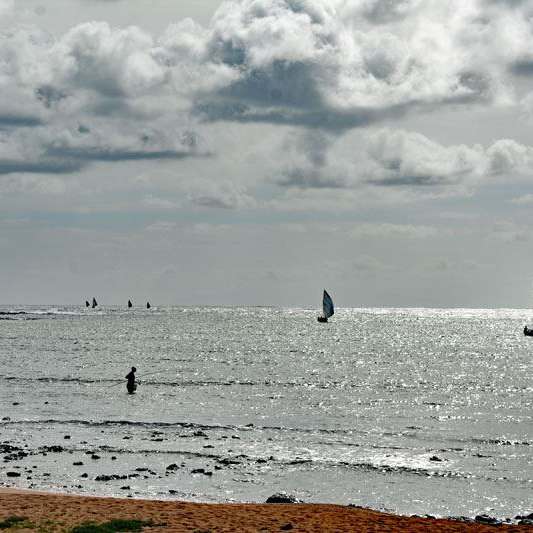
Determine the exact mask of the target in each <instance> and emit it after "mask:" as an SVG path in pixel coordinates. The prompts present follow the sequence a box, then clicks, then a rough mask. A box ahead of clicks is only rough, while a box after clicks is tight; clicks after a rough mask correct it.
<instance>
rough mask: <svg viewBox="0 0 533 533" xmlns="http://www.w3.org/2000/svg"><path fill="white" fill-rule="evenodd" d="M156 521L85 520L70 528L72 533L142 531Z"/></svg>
mask: <svg viewBox="0 0 533 533" xmlns="http://www.w3.org/2000/svg"><path fill="white" fill-rule="evenodd" d="M152 526H154V523H153V522H151V521H149V522H146V521H144V520H110V521H109V522H104V523H103V524H97V523H95V522H85V523H83V524H80V525H79V526H76V527H74V528H72V529H71V530H70V533H114V532H115V531H117V532H118V531H142V529H143V527H152Z"/></svg>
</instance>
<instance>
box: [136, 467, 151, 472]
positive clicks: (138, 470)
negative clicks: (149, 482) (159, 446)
mask: <svg viewBox="0 0 533 533" xmlns="http://www.w3.org/2000/svg"><path fill="white" fill-rule="evenodd" d="M135 472H148V468H136V469H135Z"/></svg>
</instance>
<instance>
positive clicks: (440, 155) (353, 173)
mask: <svg viewBox="0 0 533 533" xmlns="http://www.w3.org/2000/svg"><path fill="white" fill-rule="evenodd" d="M278 153H279V154H280V157H277V158H276V160H277V161H280V166H279V168H278V175H277V177H276V178H275V179H274V181H275V182H276V183H277V184H278V185H279V186H281V187H286V188H296V189H302V190H305V189H361V188H363V187H365V186H377V187H382V188H389V189H397V190H408V191H411V192H416V193H417V194H430V195H435V194H439V195H450V194H451V195H455V194H465V193H468V192H469V191H471V190H472V188H473V187H475V186H477V185H478V184H479V183H480V182H481V181H482V180H483V179H486V178H488V177H490V176H499V175H506V174H509V173H520V172H522V173H523V172H528V171H530V170H531V169H533V147H530V146H525V145H522V144H519V143H517V142H516V141H513V140H510V139H501V140H498V141H496V142H494V143H493V144H491V145H490V146H489V147H487V148H484V147H483V146H481V145H472V146H469V145H465V144H459V145H450V146H444V145H442V144H439V143H437V142H435V141H433V140H431V139H429V138H427V137H425V136H424V135H422V134H419V133H416V132H409V131H405V130H393V129H388V128H384V129H381V130H377V131H374V132H373V133H371V134H368V133H366V134H365V137H364V138H360V136H358V137H355V138H353V137H351V136H347V137H345V138H340V139H339V138H338V137H335V136H331V135H326V134H324V133H323V132H316V131H315V132H303V133H296V134H291V135H289V136H288V138H287V139H286V140H285V141H284V142H283V143H282V145H281V146H280V147H279V148H278ZM283 161H284V162H283Z"/></svg>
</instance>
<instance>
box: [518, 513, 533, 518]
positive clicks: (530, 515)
mask: <svg viewBox="0 0 533 533" xmlns="http://www.w3.org/2000/svg"><path fill="white" fill-rule="evenodd" d="M515 518H516V519H517V520H533V513H529V514H525V515H517V516H515Z"/></svg>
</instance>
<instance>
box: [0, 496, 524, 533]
mask: <svg viewBox="0 0 533 533" xmlns="http://www.w3.org/2000/svg"><path fill="white" fill-rule="evenodd" d="M10 516H23V517H26V518H28V519H29V521H30V522H32V523H33V524H34V529H33V530H37V529H38V528H39V527H43V526H45V527H46V530H47V531H68V529H69V528H71V527H73V526H76V525H79V524H81V523H83V522H87V521H92V522H97V523H102V522H105V521H107V520H111V519H117V518H120V519H138V520H143V521H150V520H151V521H152V522H153V523H154V524H158V525H159V526H158V527H151V528H145V529H144V530H143V531H193V532H196V533H200V532H201V533H207V532H213V533H214V532H236V533H240V532H260V531H262V532H273V531H293V532H303V531H305V532H307V531H312V532H329V531H331V532H333V531H335V532H361V533H365V532H381V531H387V532H391V533H404V532H405V533H407V532H409V533H422V532H443V533H444V532H446V533H448V532H450V533H452V532H471V533H474V532H476V533H484V532H486V533H494V531H504V532H506V533H518V532H526V531H527V532H530V533H531V532H532V531H533V526H530V525H503V526H499V527H496V528H495V527H494V526H490V525H484V524H478V523H463V522H458V521H455V520H443V519H432V518H419V517H404V516H396V515H391V514H385V513H380V512H377V511H372V510H369V509H361V508H353V507H345V506H339V505H322V504H203V503H188V502H177V501H176V502H173V501H155V500H134V499H117V498H99V497H86V496H70V495H59V494H47V493H39V492H31V491H19V490H11V489H2V490H0V521H2V520H5V519H6V518H7V517H10Z"/></svg>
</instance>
